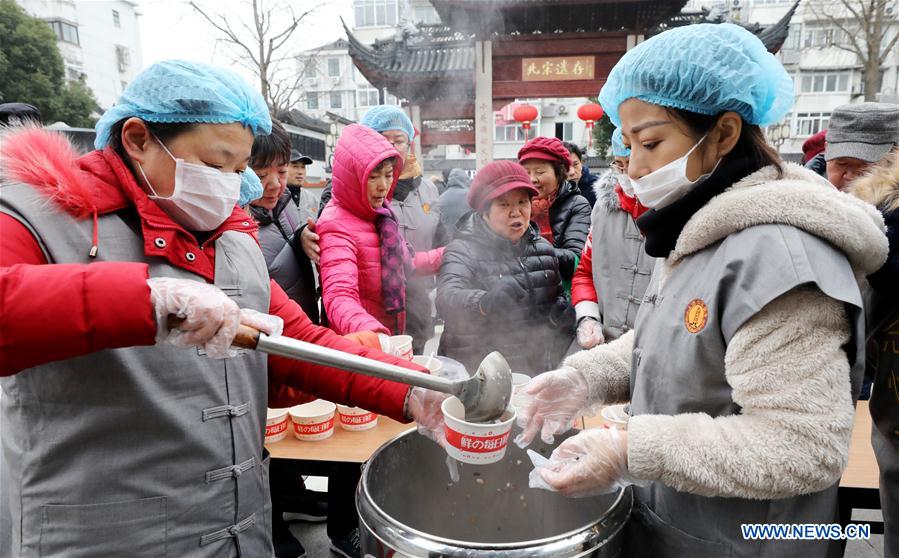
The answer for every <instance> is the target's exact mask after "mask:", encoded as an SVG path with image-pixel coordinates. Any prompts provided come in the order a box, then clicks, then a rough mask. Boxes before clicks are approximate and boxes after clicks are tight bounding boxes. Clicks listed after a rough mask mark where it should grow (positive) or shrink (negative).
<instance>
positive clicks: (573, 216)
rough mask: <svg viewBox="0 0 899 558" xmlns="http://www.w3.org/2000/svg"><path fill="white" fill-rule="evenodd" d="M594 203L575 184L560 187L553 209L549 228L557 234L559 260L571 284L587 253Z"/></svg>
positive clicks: (560, 268) (556, 242)
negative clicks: (588, 200)
mask: <svg viewBox="0 0 899 558" xmlns="http://www.w3.org/2000/svg"><path fill="white" fill-rule="evenodd" d="M591 211H592V210H591V209H590V203H589V202H587V199H586V198H585V197H584V196H582V195H581V191H580V190H579V189H578V187H577V186H575V185H574V183H572V182H568V181H565V182H564V183H563V184H562V186H560V187H559V193H558V195H557V196H556V201H554V202H553V204H552V206H551V207H550V208H549V226H550V228H551V229H552V231H553V245H554V246H555V249H556V257H557V258H558V259H559V271H560V272H561V273H562V279H564V280H565V281H571V278H572V277H574V270H575V269H577V263H578V261H579V260H580V257H581V253H582V252H583V251H584V244H585V243H586V242H587V234H589V232H590V213H591Z"/></svg>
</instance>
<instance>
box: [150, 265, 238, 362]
mask: <svg viewBox="0 0 899 558" xmlns="http://www.w3.org/2000/svg"><path fill="white" fill-rule="evenodd" d="M147 285H148V286H149V287H150V300H151V301H152V302H153V307H154V310H155V312H156V324H157V334H156V343H157V344H159V343H163V342H165V343H171V344H172V345H175V346H176V347H201V348H202V349H203V350H204V351H205V352H206V355H207V356H208V357H210V358H228V357H229V356H232V352H231V351H230V347H231V342H232V341H233V340H234V336H235V335H236V334H237V326H238V325H239V324H240V308H238V307H237V303H235V302H234V301H233V300H231V299H230V298H228V295H226V294H225V293H223V292H222V291H221V290H219V289H218V288H217V287H215V286H214V285H208V284H206V283H200V282H199V281H192V280H190V279H174V278H172V277H154V278H151V279H147ZM172 314H174V315H175V316H178V317H179V318H182V319H183V320H184V321H183V322H182V323H181V324H180V325H179V326H178V327H177V328H175V329H171V330H170V329H168V325H167V321H168V317H169V315H172Z"/></svg>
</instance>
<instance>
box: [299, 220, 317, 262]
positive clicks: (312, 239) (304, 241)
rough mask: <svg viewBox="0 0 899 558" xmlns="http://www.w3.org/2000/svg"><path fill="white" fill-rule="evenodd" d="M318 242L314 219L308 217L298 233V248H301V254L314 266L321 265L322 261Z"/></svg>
mask: <svg viewBox="0 0 899 558" xmlns="http://www.w3.org/2000/svg"><path fill="white" fill-rule="evenodd" d="M319 240H321V238H320V237H319V236H318V235H317V234H315V219H313V218H312V217H310V218H309V219H308V220H307V221H306V226H305V227H303V231H302V232H301V233H300V246H301V247H302V248H303V253H304V254H306V256H307V257H308V258H309V259H310V260H312V263H314V264H316V265H318V264H319V263H321V260H322V256H321V247H319V245H318V241H319Z"/></svg>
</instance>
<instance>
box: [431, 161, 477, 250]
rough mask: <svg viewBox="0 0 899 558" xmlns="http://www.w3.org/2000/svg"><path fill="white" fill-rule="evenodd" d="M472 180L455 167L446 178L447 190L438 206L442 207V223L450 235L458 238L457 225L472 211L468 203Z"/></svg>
mask: <svg viewBox="0 0 899 558" xmlns="http://www.w3.org/2000/svg"><path fill="white" fill-rule="evenodd" d="M470 186H471V180H470V179H469V178H468V175H467V174H465V171H464V170H462V169H453V170H451V171H450V173H449V177H448V178H447V179H446V191H445V192H444V193H442V194H440V199H439V200H437V207H439V208H440V223H441V224H442V225H443V228H444V230H445V231H446V232H447V234H448V235H449V237H450V240H452V239H454V238H456V235H457V234H458V231H457V229H456V225H457V224H458V223H459V220H460V219H461V218H462V216H463V215H465V214H466V213H468V212H469V211H471V207H469V205H468V189H469V187H470Z"/></svg>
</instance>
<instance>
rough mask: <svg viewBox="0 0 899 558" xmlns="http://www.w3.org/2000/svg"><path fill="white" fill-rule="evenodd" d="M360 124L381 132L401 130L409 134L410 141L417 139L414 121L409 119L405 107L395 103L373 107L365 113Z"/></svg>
mask: <svg viewBox="0 0 899 558" xmlns="http://www.w3.org/2000/svg"><path fill="white" fill-rule="evenodd" d="M359 124H362V125H363V126H368V127H369V128H371V129H372V130H374V131H376V132H378V133H379V134H380V133H381V132H386V131H387V130H399V131H400V132H405V133H406V135H407V136H409V141H412V140H414V139H415V128H414V127H413V126H412V121H411V120H409V117H408V116H407V115H406V112H405V111H404V110H403V109H401V108H400V107H397V106H394V105H378V106H376V107H372V109H371V110H369V111H368V112H366V113H365V116H363V117H362V120H360V121H359Z"/></svg>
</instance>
